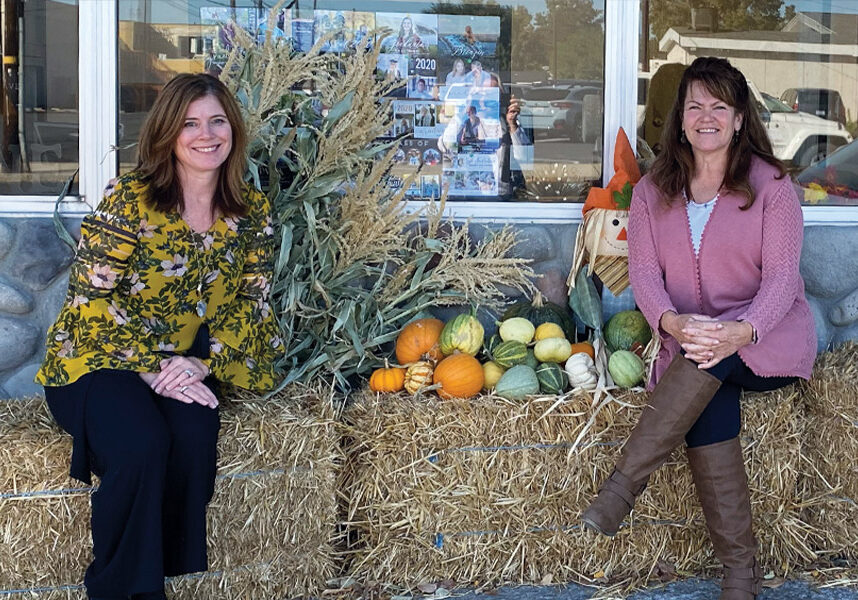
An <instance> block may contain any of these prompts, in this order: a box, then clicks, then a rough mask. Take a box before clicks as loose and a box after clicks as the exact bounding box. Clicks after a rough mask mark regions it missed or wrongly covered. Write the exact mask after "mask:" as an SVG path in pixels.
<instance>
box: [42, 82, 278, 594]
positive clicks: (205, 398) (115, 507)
mask: <svg viewBox="0 0 858 600" xmlns="http://www.w3.org/2000/svg"><path fill="white" fill-rule="evenodd" d="M245 145H246V134H245V131H244V126H243V123H242V119H241V114H240V111H239V108H238V105H237V104H236V102H235V100H234V99H233V98H232V96H231V95H230V94H229V92H228V90H227V89H226V87H225V86H224V85H223V84H222V83H221V82H219V81H218V80H217V79H215V78H214V77H211V76H209V75H189V74H185V75H179V76H177V77H176V78H174V79H173V80H172V81H170V82H169V83H168V84H167V85H166V86H165V87H164V89H163V91H162V92H161V94H160V95H159V96H158V98H157V100H156V101H155V104H154V106H153V107H152V110H151V111H150V113H149V117H148V119H147V122H146V124H145V126H144V128H143V131H142V133H141V136H140V142H139V162H138V165H137V168H136V169H135V170H134V171H133V172H131V173H129V174H127V175H124V176H122V177H120V178H119V179H118V180H116V181H114V182H112V184H111V186H109V187H108V189H107V190H106V192H105V197H104V198H103V200H102V201H101V203H100V204H99V206H98V208H97V209H96V211H95V212H94V213H93V214H92V215H89V216H87V217H86V218H85V219H84V220H83V224H82V225H81V239H80V244H79V246H78V250H77V255H76V260H75V262H74V265H73V266H72V269H71V275H70V280H69V291H68V295H67V298H66V302H65V305H64V306H63V308H62V310H61V312H60V314H59V316H58V317H57V321H56V323H54V325H53V326H52V327H51V329H50V331H49V332H48V340H47V356H46V358H45V361H44V363H43V364H42V368H41V370H40V371H39V373H38V375H37V376H36V380H37V381H38V382H39V383H41V384H42V385H44V386H45V394H46V397H47V401H48V404H49V406H50V408H51V411H52V413H53V414H54V416H55V418H56V419H57V422H58V423H59V424H60V425H61V426H62V427H63V428H64V429H66V430H67V431H68V432H69V433H71V434H72V436H73V437H74V447H73V451H72V464H71V474H72V476H73V477H76V478H78V479H81V480H83V481H86V482H89V480H90V472H93V473H95V474H96V475H98V476H99V477H100V479H101V484H100V486H99V488H98V490H97V491H96V492H95V493H93V495H92V539H93V555H94V560H93V562H92V564H91V565H90V566H89V568H88V569H87V572H86V576H85V579H84V581H85V584H86V588H87V593H88V594H89V597H90V598H97V599H100V600H116V599H120V598H121V599H123V600H127V599H129V598H132V599H135V600H142V599H163V598H166V596H165V594H164V576H165V575H166V576H172V575H179V574H183V573H190V572H195V571H204V570H205V569H206V568H207V555H206V528H205V511H206V505H207V504H208V502H209V500H210V499H211V496H212V493H213V486H214V477H215V471H216V451H215V445H216V442H217V433H218V428H219V426H220V421H219V417H218V412H217V406H218V400H217V397H216V395H215V392H216V386H215V385H214V380H219V381H226V382H230V383H232V384H235V385H238V386H240V387H244V388H248V389H253V390H259V391H262V390H267V389H270V388H272V387H273V386H274V385H275V383H276V372H275V370H274V360H275V358H276V357H277V354H278V352H279V351H280V350H281V348H282V344H281V340H280V338H279V337H278V330H277V327H276V323H275V321H274V318H273V315H272V314H271V309H270V307H269V305H268V293H269V288H270V281H271V277H272V260H273V252H274V237H273V235H274V231H273V228H272V221H271V215H270V207H269V204H268V202H267V199H266V198H265V196H264V195H263V194H262V193H261V192H259V191H257V190H255V189H253V188H252V187H250V186H247V185H245V184H244V183H243V182H242V180H243V175H244V172H245Z"/></svg>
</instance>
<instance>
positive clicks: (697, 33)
mask: <svg viewBox="0 0 858 600" xmlns="http://www.w3.org/2000/svg"><path fill="white" fill-rule="evenodd" d="M641 2H642V5H641V7H642V11H641V13H642V18H643V19H644V23H643V28H642V30H643V31H648V36H645V37H646V39H644V40H642V42H641V62H640V65H639V89H641V90H642V91H643V93H642V94H640V95H639V97H638V133H639V135H640V137H642V138H643V139H644V140H645V141H646V142H647V143H648V144H649V145H650V146H652V147H653V148H654V149H655V150H656V151H658V149H659V148H658V147H659V137H660V135H661V130H662V128H663V124H664V119H665V118H666V115H667V112H668V110H669V108H670V104H671V103H672V102H673V99H674V98H675V95H676V89H677V86H678V84H679V78H680V77H681V74H682V70H683V68H684V66H687V65H689V64H691V62H692V61H693V60H694V59H695V58H697V57H698V56H720V57H723V58H727V59H729V60H730V62H731V63H732V64H733V65H734V66H735V67H737V68H738V69H739V70H740V71H742V73H744V75H745V77H746V78H747V79H748V85H749V88H750V91H751V95H752V97H753V98H754V101H755V105H756V106H757V109H758V110H759V111H760V114H761V116H762V118H763V123H764V125H765V126H766V129H767V131H768V134H769V139H770V140H771V142H772V146H773V148H774V152H775V155H776V156H777V157H778V158H780V159H781V160H784V161H785V162H786V163H787V164H788V166H789V167H790V169H791V171H792V173H793V174H794V175H795V176H796V179H797V181H798V182H799V183H800V185H801V186H802V190H801V193H802V194H803V200H804V201H805V203H808V204H858V187H856V169H858V167H856V166H855V165H856V162H855V161H854V157H855V156H858V149H856V145H858V142H856V141H854V140H853V139H854V137H855V136H856V135H858V123H856V121H858V61H856V59H855V57H856V56H858V2H852V1H845V0H788V1H782V0H770V1H768V2H756V3H751V5H750V7H748V6H747V4H748V3H739V4H737V3H736V2H733V1H732V0H708V1H707V2H706V3H703V4H705V8H690V7H689V4H691V3H688V2H684V1H678V0H641ZM850 157H852V159H853V160H852V161H850Z"/></svg>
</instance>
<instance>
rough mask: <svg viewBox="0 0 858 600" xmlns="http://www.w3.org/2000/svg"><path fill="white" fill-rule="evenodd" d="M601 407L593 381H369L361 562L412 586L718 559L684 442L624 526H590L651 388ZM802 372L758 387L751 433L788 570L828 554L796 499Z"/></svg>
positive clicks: (756, 490)
mask: <svg viewBox="0 0 858 600" xmlns="http://www.w3.org/2000/svg"><path fill="white" fill-rule="evenodd" d="M617 399H618V400H619V402H613V401H612V402H608V403H605V404H603V405H600V407H599V408H598V409H594V408H593V407H592V406H591V398H590V397H589V396H587V395H570V396H567V397H564V398H560V399H558V398H557V397H533V398H531V399H529V400H528V401H526V402H523V403H513V402H508V401H506V400H503V399H501V398H497V397H494V396H482V397H478V398H475V399H472V400H470V401H457V400H453V401H440V400H437V399H434V398H419V399H415V398H409V397H404V396H396V395H374V394H370V393H366V394H364V395H363V396H362V397H360V398H359V399H358V400H357V401H356V402H355V403H354V405H353V406H352V407H351V408H350V409H349V410H348V411H347V413H346V414H345V420H346V422H347V427H348V433H347V434H346V452H347V455H348V457H349V460H348V461H347V463H346V465H345V468H344V472H343V477H344V484H343V488H344V490H345V496H346V498H347V502H348V505H347V515H346V521H347V525H348V526H349V528H350V530H351V536H352V537H351V541H352V545H351V547H350V548H351V551H350V554H349V565H348V567H347V568H348V570H349V571H350V572H351V573H352V574H353V575H354V576H356V577H357V578H359V579H361V578H363V579H366V580H370V581H379V582H385V583H392V584H396V585H402V586H405V587H413V586H415V585H418V584H420V583H424V582H429V581H438V580H444V579H453V580H454V581H456V582H459V583H466V582H467V583H477V584H480V583H486V584H496V583H501V582H540V581H544V580H545V579H546V578H547V577H548V578H550V579H551V580H553V581H555V582H557V581H569V580H576V581H580V582H585V583H593V582H594V581H595V582H606V581H607V582H612V583H614V584H616V583H618V582H619V583H621V584H622V585H625V586H632V585H637V584H640V583H643V582H645V581H646V580H647V579H648V578H649V577H650V576H651V575H652V574H653V573H654V572H655V569H656V567H657V564H658V561H660V560H661V561H664V562H667V563H669V564H671V565H673V566H674V567H675V568H676V569H677V570H678V571H680V572H695V573H698V574H699V573H700V572H701V571H704V570H706V569H708V568H709V567H711V566H713V565H714V564H715V561H714V559H713V558H712V556H711V550H710V547H709V543H708V537H707V535H706V532H705V527H704V524H703V520H702V516H701V511H700V508H699V505H698V502H697V500H696V496H695V492H694V487H693V483H692V480H691V475H690V472H689V470H688V468H687V465H686V459H685V456H684V452H683V451H682V450H677V452H675V453H674V454H673V456H672V457H671V459H670V460H669V461H668V463H667V464H666V465H665V467H664V468H662V469H661V470H659V471H658V472H657V473H656V474H655V475H654V476H653V478H652V479H651V481H650V485H649V487H648V489H647V491H646V492H644V494H643V495H642V496H641V499H640V502H639V504H638V506H637V508H636V510H635V511H634V512H633V513H632V515H631V519H630V522H629V524H628V526H627V527H624V528H623V529H621V531H620V533H619V534H618V535H617V536H616V537H615V538H614V539H613V540H611V539H607V538H604V537H602V536H598V535H595V534H593V533H591V532H588V531H581V530H580V528H579V525H578V523H579V516H580V512H581V510H582V509H583V508H584V507H586V505H587V504H588V503H589V501H590V500H591V499H592V498H593V497H594V495H595V494H596V491H597V490H598V485H599V484H600V483H601V481H602V480H603V479H604V478H605V477H607V475H608V474H609V473H610V471H611V469H612V468H613V464H614V462H615V460H616V458H617V455H618V451H619V448H620V446H621V444H622V441H623V440H624V439H625V438H626V437H627V435H628V433H629V431H630V430H631V428H632V427H633V425H634V423H635V422H636V420H637V415H638V413H639V410H640V407H641V406H642V405H643V404H644V403H645V402H646V399H647V396H646V394H643V393H636V392H625V393H623V394H620V395H619V396H618V397H617ZM799 408H800V403H799V402H797V393H796V391H795V389H794V388H792V387H790V388H786V389H785V390H783V391H779V392H774V393H769V394H766V395H750V396H749V397H748V398H747V399H746V419H745V421H746V422H745V427H744V429H743V442H744V444H745V447H746V449H747V452H746V459H747V467H748V470H749V473H750V479H751V488H752V494H753V500H752V501H753V503H754V510H755V514H756V525H757V531H758V535H759V537H760V538H761V541H762V545H763V548H764V551H765V555H764V557H763V558H764V562H765V563H766V564H767V565H768V566H769V568H771V569H773V570H775V572H778V573H785V572H787V571H788V570H789V569H790V568H793V567H794V566H796V565H797V564H799V563H803V562H805V561H806V560H807V559H809V558H811V557H813V553H812V551H810V550H808V549H807V548H806V547H805V544H804V540H805V539H806V536H807V534H806V532H805V530H806V528H807V526H806V524H805V523H803V522H801V521H800V519H798V507H796V506H794V504H793V503H792V502H791V500H790V499H791V498H792V497H793V492H794V486H795V480H796V469H795V468H794V464H795V462H796V461H797V460H798V456H799V446H800V441H801V433H802V431H801V427H802V424H803V423H804V420H803V419H799V418H796V416H795V413H796V410H798V409H799Z"/></svg>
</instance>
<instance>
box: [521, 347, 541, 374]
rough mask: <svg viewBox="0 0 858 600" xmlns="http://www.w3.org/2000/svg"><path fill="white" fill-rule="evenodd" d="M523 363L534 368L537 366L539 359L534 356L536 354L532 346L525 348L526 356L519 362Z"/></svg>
mask: <svg viewBox="0 0 858 600" xmlns="http://www.w3.org/2000/svg"><path fill="white" fill-rule="evenodd" d="M521 364H523V365H527V366H528V367H530V368H531V369H534V370H535V369H536V367H538V366H539V359H537V358H536V354H535V353H534V352H533V348H528V349H527V356H526V357H525V359H524V362H523V363H521Z"/></svg>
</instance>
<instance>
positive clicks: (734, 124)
mask: <svg viewBox="0 0 858 600" xmlns="http://www.w3.org/2000/svg"><path fill="white" fill-rule="evenodd" d="M741 127H742V115H740V114H738V113H737V112H736V109H735V108H734V107H732V106H730V105H729V104H727V103H726V102H724V101H723V100H721V99H719V98H716V97H715V96H713V95H712V93H711V92H710V91H709V90H708V89H706V86H704V85H703V84H702V83H700V82H699V81H694V82H692V83H691V85H690V86H689V88H688V94H687V95H686V97H685V104H684V105H683V110H682V130H683V131H684V132H685V137H686V138H688V143H689V144H691V149H692V150H693V151H694V153H695V154H698V153H701V154H718V153H726V152H727V149H728V148H729V147H730V142H731V140H732V139H733V132H735V131H737V130H739V129H740V128H741Z"/></svg>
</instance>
